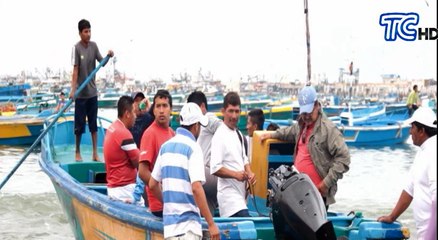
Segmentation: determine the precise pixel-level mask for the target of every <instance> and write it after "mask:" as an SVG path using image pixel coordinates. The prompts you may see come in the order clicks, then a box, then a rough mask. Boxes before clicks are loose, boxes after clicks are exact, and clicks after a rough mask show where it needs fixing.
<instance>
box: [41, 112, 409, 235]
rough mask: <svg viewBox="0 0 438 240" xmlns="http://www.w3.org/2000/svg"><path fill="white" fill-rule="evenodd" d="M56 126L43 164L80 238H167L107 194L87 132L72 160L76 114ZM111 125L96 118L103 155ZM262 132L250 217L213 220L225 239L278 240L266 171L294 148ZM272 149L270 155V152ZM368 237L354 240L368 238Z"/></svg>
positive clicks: (155, 222)
mask: <svg viewBox="0 0 438 240" xmlns="http://www.w3.org/2000/svg"><path fill="white" fill-rule="evenodd" d="M50 121H53V118H52V117H50V118H49V119H48V120H47V122H46V123H45V127H47V126H51V125H50V123H49V122H50ZM52 125H53V127H52V128H50V129H47V131H48V132H47V135H45V136H44V138H43V141H42V148H41V158H40V162H39V163H40V165H41V168H42V169H43V171H44V172H45V173H46V174H47V175H48V176H49V177H50V179H51V181H52V183H53V185H54V188H55V190H56V193H57V195H58V198H59V200H60V202H61V205H62V208H63V209H64V212H65V214H66V216H67V219H68V221H69V222H70V225H71V228H72V231H73V233H74V235H75V237H76V239H126V236H129V238H130V239H163V223H162V219H161V218H157V217H155V216H154V215H152V214H151V213H150V212H149V210H148V208H144V207H139V206H134V205H131V204H127V203H123V202H117V201H112V200H110V199H109V198H108V197H107V196H106V193H107V188H106V184H105V183H104V182H105V177H104V175H105V166H104V163H103V162H95V161H91V139H90V134H87V133H85V134H84V135H83V136H82V144H83V147H82V149H83V153H82V154H83V157H84V158H83V159H84V161H82V162H76V161H75V160H74V149H75V148H74V135H73V134H72V132H73V128H74V123H73V118H72V115H69V114H66V115H65V117H63V118H61V119H60V120H58V121H57V122H56V123H55V124H52ZM109 125H110V122H109V120H107V119H104V118H101V117H99V118H98V146H99V147H98V149H99V151H100V152H102V144H103V140H104V135H105V131H106V130H105V129H106V128H107V127H108V126H109ZM86 129H88V128H86ZM87 131H88V130H87ZM258 134H259V133H256V136H255V139H254V141H253V143H254V145H253V146H254V147H253V153H252V155H253V156H257V158H254V160H253V161H252V162H251V165H252V168H253V169H255V170H256V172H255V173H256V175H257V176H259V177H258V180H257V184H256V188H255V189H254V191H253V193H254V195H253V197H252V199H253V201H248V202H249V204H248V208H249V210H250V212H251V216H252V217H245V218H221V217H215V218H214V221H215V222H216V224H217V226H218V228H219V230H220V234H221V239H273V238H275V235H274V234H275V233H274V226H273V224H272V221H271V218H270V217H268V215H269V212H270V209H269V208H267V207H266V205H265V204H266V193H267V191H268V189H267V186H268V180H267V177H268V167H270V166H273V165H271V164H280V163H284V162H288V163H289V162H290V160H291V153H290V149H293V148H291V147H290V146H288V145H287V143H286V145H284V144H285V143H282V142H275V141H274V140H268V141H265V142H263V143H260V144H257V143H258V142H259V141H258V140H257V139H258V136H259V135H258ZM271 146H274V147H271ZM270 148H272V149H270ZM270 150H272V154H270V153H269V152H270ZM271 155H272V156H271ZM267 159H268V160H269V163H268V161H267ZM328 219H329V220H331V221H332V222H333V223H334V224H335V225H336V226H335V231H336V234H337V235H338V236H345V237H346V238H347V239H348V238H349V237H352V236H365V237H366V236H370V234H376V233H378V234H380V235H379V236H380V239H404V238H405V235H406V231H405V235H403V231H402V230H403V229H402V226H401V225H400V224H399V223H393V224H385V223H377V222H375V221H372V220H370V219H366V218H363V217H362V216H360V215H358V214H356V215H350V216H347V215H340V214H329V217H328ZM369 224H372V226H371V225H369ZM202 227H203V233H204V237H206V236H207V233H208V232H207V229H208V227H207V224H206V222H205V221H202ZM371 227H372V228H371ZM358 234H362V235H358ZM373 236H375V235H373ZM365 237H361V238H351V239H366V238H365ZM390 237H393V238H390Z"/></svg>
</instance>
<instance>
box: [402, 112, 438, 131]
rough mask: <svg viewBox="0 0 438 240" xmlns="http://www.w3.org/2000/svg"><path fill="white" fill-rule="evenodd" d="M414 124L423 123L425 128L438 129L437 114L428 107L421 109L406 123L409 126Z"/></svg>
mask: <svg viewBox="0 0 438 240" xmlns="http://www.w3.org/2000/svg"><path fill="white" fill-rule="evenodd" d="M413 122H418V123H421V124H423V125H425V126H428V127H431V128H436V113H435V112H434V111H433V110H432V109H430V108H428V107H419V108H418V109H417V110H415V112H414V114H413V115H412V117H411V118H409V119H408V120H406V121H405V123H407V124H411V123H413Z"/></svg>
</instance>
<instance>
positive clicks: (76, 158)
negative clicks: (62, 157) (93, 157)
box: [75, 153, 82, 162]
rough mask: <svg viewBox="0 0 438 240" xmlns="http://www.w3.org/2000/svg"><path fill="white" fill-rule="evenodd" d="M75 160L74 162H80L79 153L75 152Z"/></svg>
mask: <svg viewBox="0 0 438 240" xmlns="http://www.w3.org/2000/svg"><path fill="white" fill-rule="evenodd" d="M75 160H76V162H82V156H81V154H80V153H76V156H75Z"/></svg>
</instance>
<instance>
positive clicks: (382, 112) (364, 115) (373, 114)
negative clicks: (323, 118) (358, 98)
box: [339, 104, 386, 126]
mask: <svg viewBox="0 0 438 240" xmlns="http://www.w3.org/2000/svg"><path fill="white" fill-rule="evenodd" d="M339 116H340V118H341V124H343V125H348V126H355V125H358V124H361V123H365V122H370V121H373V120H377V119H379V118H382V117H384V116H386V106H385V105H384V104H379V105H371V106H368V107H367V108H359V109H349V110H348V111H344V112H342V113H341V114H340V115H339Z"/></svg>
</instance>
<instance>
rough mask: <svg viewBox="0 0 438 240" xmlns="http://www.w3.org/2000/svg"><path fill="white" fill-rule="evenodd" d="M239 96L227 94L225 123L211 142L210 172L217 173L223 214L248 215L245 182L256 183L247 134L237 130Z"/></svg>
mask: <svg viewBox="0 0 438 240" xmlns="http://www.w3.org/2000/svg"><path fill="white" fill-rule="evenodd" d="M240 105H241V104H240V97H239V95H238V94H237V93H236V92H229V93H228V94H227V95H226V96H225V97H224V107H223V108H222V110H221V111H222V114H223V116H224V122H223V123H222V125H221V126H219V128H218V129H217V130H216V133H215V134H214V136H213V139H212V142H211V159H210V172H211V174H214V175H216V176H218V184H217V191H218V193H217V200H218V203H219V214H220V216H221V217H249V216H250V215H249V212H248V207H247V206H246V199H245V195H246V182H247V181H248V182H249V184H255V181H256V179H255V176H254V173H253V172H252V171H251V167H250V165H249V162H248V157H247V156H246V153H245V147H244V136H243V135H242V133H241V132H240V131H239V130H238V129H237V123H238V120H239V117H240Z"/></svg>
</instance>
